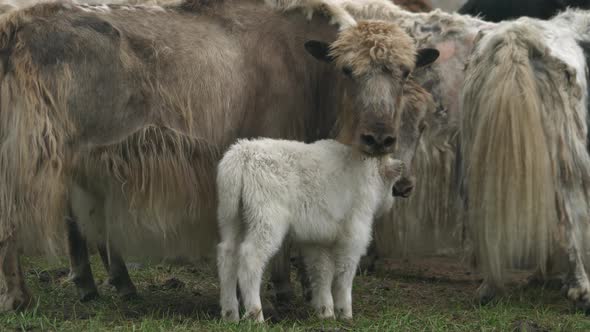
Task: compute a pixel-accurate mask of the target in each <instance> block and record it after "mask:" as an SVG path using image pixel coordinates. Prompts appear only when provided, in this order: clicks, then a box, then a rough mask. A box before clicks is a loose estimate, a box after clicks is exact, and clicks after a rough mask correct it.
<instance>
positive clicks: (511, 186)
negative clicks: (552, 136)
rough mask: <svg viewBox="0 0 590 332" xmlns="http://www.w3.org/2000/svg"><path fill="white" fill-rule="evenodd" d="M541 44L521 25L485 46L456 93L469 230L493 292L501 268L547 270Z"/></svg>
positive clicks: (549, 194) (549, 219) (549, 224)
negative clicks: (536, 62)
mask: <svg viewBox="0 0 590 332" xmlns="http://www.w3.org/2000/svg"><path fill="white" fill-rule="evenodd" d="M540 40H542V37H541V35H540V34H538V33H537V32H536V31H534V30H531V29H527V28H526V27H524V26H516V27H514V28H511V29H506V30H505V31H503V33H501V34H494V35H493V36H492V37H491V38H488V39H486V40H483V39H482V41H481V42H480V44H481V45H480V46H479V50H476V52H475V53H474V55H473V58H472V59H471V63H470V65H469V66H468V68H467V72H466V77H465V81H464V85H463V89H462V94H461V103H462V110H463V120H462V123H461V129H460V130H461V147H462V156H463V158H464V161H463V162H464V164H463V170H462V171H463V174H464V176H465V178H464V181H466V182H465V188H466V197H467V198H468V202H467V204H468V206H467V211H466V218H467V219H466V221H467V227H468V228H469V229H470V231H471V232H472V239H473V245H474V250H475V254H476V257H477V261H478V265H480V268H481V269H482V270H483V272H484V273H485V274H486V275H487V278H488V281H489V282H492V283H496V284H497V285H498V286H501V285H502V281H503V280H504V277H505V276H504V271H505V269H506V268H511V267H518V266H522V265H523V264H530V263H533V264H535V265H536V266H538V267H539V268H540V269H541V271H544V269H545V264H544V263H545V262H546V260H547V257H548V255H549V253H550V250H551V242H552V241H551V240H552V239H551V237H552V233H553V229H554V227H555V225H557V216H556V211H555V202H556V194H555V190H556V188H555V176H554V173H553V169H552V164H551V155H550V152H549V142H548V139H547V136H546V133H545V130H544V128H545V126H546V125H547V124H544V123H543V113H544V112H545V109H544V108H545V107H546V106H545V105H544V103H543V102H542V99H541V98H542V97H541V93H548V94H551V91H540V89H539V87H538V83H537V82H536V80H537V78H536V76H535V69H534V68H533V66H532V61H533V60H532V59H531V57H533V56H535V57H542V56H543V55H544V54H545V53H546V50H545V48H544V45H542V44H540V42H539V41H540ZM551 112H560V110H551Z"/></svg>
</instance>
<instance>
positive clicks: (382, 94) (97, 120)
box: [0, 0, 438, 310]
mask: <svg viewBox="0 0 590 332" xmlns="http://www.w3.org/2000/svg"><path fill="white" fill-rule="evenodd" d="M349 22H350V26H347V27H345V26H343V27H342V28H343V29H346V28H349V29H351V28H354V29H356V30H354V36H355V38H352V39H351V42H350V43H349V44H345V45H341V52H340V53H338V55H335V54H333V53H332V52H331V47H330V43H331V42H333V41H335V40H337V39H338V31H337V29H336V27H334V26H330V25H329V24H328V22H327V20H326V19H325V18H322V17H317V18H315V19H314V20H312V21H307V20H306V19H305V17H303V16H302V15H300V14H287V15H285V14H280V13H277V12H275V11H273V10H272V9H271V8H269V7H267V6H265V5H264V4H263V3H261V2H260V1H255V0H244V1H231V0H226V1H203V0H201V1H198V0H189V1H186V2H183V3H182V4H180V5H176V6H170V7H159V6H128V5H100V6H91V5H79V4H75V3H69V2H58V3H48V4H40V5H36V6H33V7H30V8H27V9H23V10H19V11H15V12H11V13H9V14H7V15H4V16H3V17H2V18H0V81H1V83H0V170H1V172H0V174H1V175H0V188H1V189H0V211H1V213H2V216H1V218H0V220H2V221H1V222H0V266H1V268H0V276H1V277H2V279H3V280H4V282H5V285H6V289H5V292H4V293H3V294H2V295H1V296H0V309H2V310H12V309H15V308H19V307H22V306H25V305H27V304H28V303H29V302H30V300H31V298H30V294H29V292H28V290H27V288H26V286H25V283H24V280H23V275H22V270H21V267H20V264H19V260H18V252H17V249H18V247H19V246H23V245H24V246H32V245H33V244H37V243H39V244H44V243H47V244H50V246H49V249H55V245H54V244H56V243H59V240H60V239H61V237H62V235H63V234H65V229H64V226H65V223H64V222H63V218H64V216H65V215H66V213H67V212H68V211H69V212H71V213H72V215H73V216H74V217H75V218H76V219H77V220H78V221H80V227H79V229H77V228H78V227H76V231H79V233H80V234H83V235H86V236H87V237H89V239H91V240H94V241H97V242H100V241H105V242H104V243H106V244H107V245H108V247H109V250H107V251H106V256H108V257H107V262H108V263H110V264H111V265H110V272H111V277H115V278H116V277H117V276H116V275H115V276H113V273H115V272H116V271H117V269H118V267H121V266H122V260H120V259H116V257H118V256H117V254H116V253H117V252H125V253H130V252H135V253H141V254H142V255H152V254H153V255H163V254H170V253H171V254H178V253H183V254H184V255H187V254H189V255H192V256H197V255H199V254H206V253H208V252H212V249H213V244H214V243H215V242H216V241H215V240H216V236H215V235H216V233H215V220H214V216H213V214H214V211H215V204H216V200H215V185H214V178H215V176H214V175H215V165H216V163H217V161H218V160H219V158H220V155H221V153H222V152H223V151H224V150H225V149H226V148H227V147H228V146H229V145H230V144H231V143H232V142H234V141H235V140H236V139H237V138H240V137H256V136H266V137H280V138H286V139H296V140H303V141H313V140H316V139H319V138H324V137H330V136H336V135H338V137H339V140H340V141H341V142H343V143H346V144H348V145H351V146H352V147H353V148H354V149H357V150H358V151H360V152H362V153H365V154H366V155H367V156H381V155H384V154H389V153H392V152H394V153H399V154H400V155H401V156H402V158H401V159H403V157H405V156H411V155H412V153H408V152H407V151H414V150H415V148H416V146H415V143H416V141H417V137H418V136H419V135H418V134H419V132H420V129H421V127H422V126H421V124H420V121H416V123H414V124H413V125H411V126H408V125H402V124H401V120H400V119H401V118H402V111H403V110H404V103H403V100H404V98H403V94H402V91H403V89H404V83H405V81H406V80H407V78H408V76H409V74H410V73H411V72H412V70H414V68H415V67H419V66H424V65H426V64H429V63H431V62H433V61H434V60H435V59H436V57H437V56H438V52H437V51H435V50H432V49H424V50H419V51H417V50H416V48H415V47H414V44H413V41H412V40H411V39H410V37H409V36H407V35H405V34H403V33H401V30H400V29H399V28H398V27H397V26H395V25H393V24H390V23H384V22H364V23H363V24H362V25H361V24H360V23H359V25H358V27H357V26H356V22H355V21H354V20H352V19H351V20H350V21H349ZM392 32H396V33H395V35H396V36H399V37H398V39H397V40H393V41H391V40H390V41H388V42H387V43H384V42H383V41H384V40H387V36H388V35H390V34H391V33H392ZM304 45H305V47H304ZM396 45H397V46H396ZM399 45H402V46H399ZM366 50H369V51H368V53H367V52H366ZM308 53H310V54H311V55H312V56H310V55H309V54H308ZM314 58H317V59H314ZM318 59H320V60H322V61H318ZM406 131H409V132H406ZM409 137H411V138H414V139H413V142H411V140H408V139H407V138H409ZM408 142H410V143H414V144H408ZM69 225H70V226H72V225H73V224H72V223H71V222H70V223H69ZM39 240H43V241H39ZM70 240H72V239H70ZM79 240H81V239H79ZM75 242H76V241H69V244H70V245H72V244H75ZM52 244H53V245H52ZM78 244H81V243H78ZM82 244H83V243H82ZM70 249H76V246H71V248H70ZM71 252H72V254H73V255H77V257H75V258H78V259H77V260H76V259H73V260H72V265H73V266H72V270H73V272H74V280H78V281H80V280H86V283H85V284H84V283H81V282H78V286H82V289H81V290H80V291H81V295H82V296H86V295H89V294H92V292H95V290H96V288H95V286H94V282H93V281H92V277H91V274H90V268H89V266H88V265H87V257H85V255H84V252H76V251H75V250H71ZM86 256H87V253H86ZM113 258H115V259H113ZM119 258H120V257H119ZM119 271H120V269H119ZM80 273H81V274H82V275H80ZM127 286H129V285H127ZM129 287H131V286H129ZM129 287H127V288H126V291H130V288H129ZM123 289H124V290H125V287H123ZM131 291H132V289H131Z"/></svg>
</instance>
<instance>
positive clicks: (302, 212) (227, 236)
mask: <svg viewBox="0 0 590 332" xmlns="http://www.w3.org/2000/svg"><path fill="white" fill-rule="evenodd" d="M402 172H403V163H402V162H401V161H398V160H394V159H392V158H391V157H389V156H387V157H383V158H367V157H365V156H364V155H361V154H359V153H358V152H356V151H354V150H353V149H352V148H351V147H349V146H346V145H343V144H341V143H338V142H336V141H333V140H322V141H318V142H315V143H313V144H305V143H301V142H295V141H286V140H272V139H260V140H253V141H248V140H240V141H238V142H237V143H236V144H235V145H233V146H232V147H231V148H230V149H229V150H228V151H227V153H226V154H225V155H224V157H223V159H222V160H221V162H220V163H219V166H218V174H217V186H218V188H217V189H218V196H219V206H218V216H217V217H218V222H219V229H220V235H221V243H220V244H219V246H218V268H219V277H220V288H221V311H222V317H223V318H225V319H229V320H238V318H239V314H238V299H237V296H236V286H237V284H238V282H239V286H240V291H241V294H242V300H243V303H244V306H245V308H246V314H245V317H251V318H254V319H256V320H258V321H263V319H264V318H263V314H262V307H261V302H260V284H261V280H262V274H263V270H264V267H265V265H266V264H267V262H268V260H269V258H270V257H272V256H273V255H274V254H275V253H276V252H277V251H278V250H279V248H280V246H281V244H282V242H283V240H284V238H285V236H286V235H287V234H289V235H290V236H291V238H292V239H293V240H294V241H295V242H298V243H299V244H300V245H301V248H302V253H303V255H304V259H305V262H306V265H307V266H308V270H309V274H310V278H311V284H312V294H313V300H312V304H313V306H314V308H315V309H316V310H317V312H318V315H319V316H320V317H324V318H328V317H334V315H335V314H336V315H338V316H339V317H342V318H352V298H351V289H352V280H353V278H354V275H355V272H356V268H357V264H358V262H359V259H360V257H361V255H363V254H364V253H365V251H366V248H367V246H368V244H369V241H370V239H371V231H372V225H373V218H374V217H375V216H376V215H379V214H382V213H383V212H385V210H387V209H389V208H391V205H392V203H393V197H392V193H391V192H392V186H393V184H394V183H395V181H397V180H398V179H399V178H400V176H401V174H402ZM332 296H333V297H332ZM334 308H335V309H336V311H334Z"/></svg>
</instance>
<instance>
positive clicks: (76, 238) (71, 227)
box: [66, 209, 98, 302]
mask: <svg viewBox="0 0 590 332" xmlns="http://www.w3.org/2000/svg"><path fill="white" fill-rule="evenodd" d="M66 227H67V233H68V254H69V258H70V279H71V280H72V281H73V282H74V284H75V285H76V288H77V290H78V297H79V299H80V301H82V302H84V301H89V300H92V299H94V298H96V297H98V290H97V289H96V284H95V283H94V278H93V276H92V268H91V266H90V260H89V259H88V247H87V243H86V240H85V239H84V237H83V236H82V234H81V233H80V230H79V229H78V224H77V222H76V217H75V216H74V214H73V212H72V210H71V209H70V215H69V217H67V218H66Z"/></svg>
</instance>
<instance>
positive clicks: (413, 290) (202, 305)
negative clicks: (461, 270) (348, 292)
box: [0, 257, 590, 332]
mask: <svg viewBox="0 0 590 332" xmlns="http://www.w3.org/2000/svg"><path fill="white" fill-rule="evenodd" d="M24 265H25V270H26V271H27V272H26V278H27V283H28V285H29V286H30V288H31V290H32V291H33V293H34V295H35V296H36V300H37V304H36V306H35V307H34V308H31V309H29V310H28V311H25V312H19V313H4V314H0V331H12V330H13V331H36V330H42V331H45V330H47V331H106V330H108V331H318V332H319V331H326V332H327V331H514V330H520V331H524V330H526V331H590V319H589V318H587V317H586V316H584V315H583V314H581V313H575V312H574V311H573V310H572V308H571V306H570V304H569V303H568V301H567V300H566V299H565V298H563V296H562V295H561V294H560V292H559V290H553V289H543V288H540V287H530V288H526V287H516V286H515V287H512V288H510V289H509V290H508V292H507V294H506V295H505V296H503V297H502V298H501V299H500V300H499V301H497V302H496V303H493V304H491V305H488V306H479V305H477V304H475V302H474V293H475V289H476V288H477V281H474V280H461V279H459V280H453V279H452V278H451V279H449V278H438V279H437V278H420V277H416V276H404V273H403V271H396V273H395V274H388V273H385V274H380V275H361V276H357V278H356V279H355V287H354V294H353V303H354V315H355V319H354V320H353V321H351V322H338V321H321V320H318V319H315V318H314V315H313V312H312V311H311V309H310V307H309V305H308V304H306V303H305V302H304V300H303V298H302V296H301V291H300V290H299V289H298V290H297V294H298V296H297V297H296V298H295V299H294V300H293V303H291V304H290V305H288V306H286V307H275V308H272V305H271V304H270V303H271V302H273V299H272V298H271V296H270V292H269V291H267V292H266V294H265V298H266V301H265V302H266V304H265V314H266V315H267V316H268V315H269V314H272V318H271V320H270V321H269V322H267V323H266V324H264V325H259V324H255V323H252V322H248V321H243V322H240V323H239V324H229V323H224V322H221V321H220V320H219V318H218V314H219V306H218V292H219V289H218V284H217V280H216V271H215V266H214V265H213V264H203V265H201V266H195V265H190V266H186V265H185V266H179V265H165V264H154V263H149V262H142V263H141V264H133V265H134V268H132V269H131V270H130V274H131V277H132V279H133V280H134V282H135V284H136V286H137V288H138V291H139V295H140V297H139V298H138V299H134V300H129V301H124V300H122V299H120V298H119V297H118V296H117V295H116V293H115V292H114V290H113V289H111V287H109V286H102V285H101V286H99V291H100V295H101V296H100V298H99V299H97V300H95V301H91V302H88V303H80V302H79V301H77V295H76V289H75V287H74V285H73V283H72V282H70V281H69V280H68V279H67V269H66V268H64V267H66V266H67V262H66V261H57V262H53V263H46V262H45V261H44V260H43V259H37V258H25V259H24ZM92 267H93V271H94V273H95V277H96V280H97V283H98V284H99V285H100V283H101V282H102V281H103V280H105V278H106V275H105V273H104V270H103V268H102V266H101V265H100V263H99V261H98V259H97V258H96V257H95V258H94V259H93V262H92ZM293 280H295V278H293Z"/></svg>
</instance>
